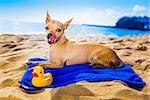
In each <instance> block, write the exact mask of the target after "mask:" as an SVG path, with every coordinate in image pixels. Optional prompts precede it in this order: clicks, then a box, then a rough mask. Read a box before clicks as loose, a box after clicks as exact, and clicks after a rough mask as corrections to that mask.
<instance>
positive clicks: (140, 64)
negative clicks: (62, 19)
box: [0, 34, 150, 100]
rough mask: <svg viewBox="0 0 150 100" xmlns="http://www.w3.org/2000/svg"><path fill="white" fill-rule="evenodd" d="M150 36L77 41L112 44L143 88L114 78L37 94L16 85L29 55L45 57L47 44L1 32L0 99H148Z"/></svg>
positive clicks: (41, 38)
mask: <svg viewBox="0 0 150 100" xmlns="http://www.w3.org/2000/svg"><path fill="white" fill-rule="evenodd" d="M148 39H150V35H142V36H128V37H119V38H116V37H114V38H103V37H90V36H89V37H84V38H80V39H78V41H81V42H85V41H92V42H97V43H99V44H103V45H106V46H109V47H111V48H112V49H114V50H115V51H116V53H117V54H118V55H119V57H120V58H121V59H122V60H123V61H124V62H125V63H129V64H131V65H132V68H133V69H134V71H135V72H137V73H138V74H139V75H140V77H142V79H143V80H144V81H145V82H146V84H147V85H146V86H145V88H144V89H143V90H142V91H137V90H134V89H132V88H129V87H127V86H125V85H123V84H122V83H120V82H117V81H109V82H93V83H90V82H78V83H75V84H72V85H68V86H65V87H61V88H56V89H45V91H44V92H41V93H38V94H27V93H25V92H23V91H22V90H20V89H19V88H18V84H19V80H21V77H22V75H23V73H24V71H25V65H24V63H25V62H27V59H28V58H29V57H44V58H48V44H47V42H46V40H45V37H44V35H10V34H3V35H0V100H41V99H44V100H51V99H52V100H100V99H102V100H103V99H104V100H107V99H111V100H116V99H117V100H120V99H124V100H150V40H148Z"/></svg>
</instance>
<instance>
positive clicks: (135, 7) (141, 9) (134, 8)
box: [132, 5, 146, 13]
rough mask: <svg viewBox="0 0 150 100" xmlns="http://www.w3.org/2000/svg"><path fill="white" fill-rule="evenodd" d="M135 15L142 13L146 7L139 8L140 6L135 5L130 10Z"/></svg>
mask: <svg viewBox="0 0 150 100" xmlns="http://www.w3.org/2000/svg"><path fill="white" fill-rule="evenodd" d="M132 10H133V11H134V12H135V13H138V12H144V11H145V10H146V7H144V6H141V5H135V6H134V7H133V9H132Z"/></svg>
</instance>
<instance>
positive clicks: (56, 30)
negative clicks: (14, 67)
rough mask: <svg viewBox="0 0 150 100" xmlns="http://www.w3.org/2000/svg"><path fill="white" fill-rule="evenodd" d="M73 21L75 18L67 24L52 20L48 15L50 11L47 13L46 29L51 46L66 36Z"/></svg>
mask: <svg viewBox="0 0 150 100" xmlns="http://www.w3.org/2000/svg"><path fill="white" fill-rule="evenodd" d="M72 19H73V18H71V19H70V20H68V21H67V22H65V23H62V22H59V21H57V20H52V19H51V17H50V15H49V14H48V11H47V12H46V20H45V23H46V26H45V29H46V33H47V39H48V43H49V44H53V43H55V42H57V41H59V40H60V38H61V37H62V36H63V34H64V31H65V30H66V29H67V27H68V26H69V24H70V23H71V21H72Z"/></svg>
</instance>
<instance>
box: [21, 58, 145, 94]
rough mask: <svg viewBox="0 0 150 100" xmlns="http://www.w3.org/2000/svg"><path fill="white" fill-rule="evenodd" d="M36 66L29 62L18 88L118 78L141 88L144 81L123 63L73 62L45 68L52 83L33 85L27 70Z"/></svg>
mask: <svg viewBox="0 0 150 100" xmlns="http://www.w3.org/2000/svg"><path fill="white" fill-rule="evenodd" d="M29 61H47V59H42V58H31V59H29ZM34 66H36V65H35V64H30V65H28V66H27V69H26V71H25V73H24V75H23V77H22V80H21V81H20V85H19V87H20V88H23V89H25V90H27V91H32V90H41V89H43V88H57V87H61V86H66V85H69V84H72V83H75V82H79V81H89V82H100V81H112V80H120V81H122V82H123V83H125V84H127V85H128V86H129V87H131V88H134V89H137V90H142V89H143V87H144V86H145V82H143V80H142V79H141V78H140V77H139V76H138V74H136V73H135V72H134V71H133V69H132V68H131V67H130V65H128V64H124V66H123V67H122V68H92V67H91V66H90V65H89V64H75V65H69V66H65V67H63V68H45V69H44V72H45V73H48V72H50V73H51V74H52V76H53V83H52V84H51V85H49V86H46V87H40V88H39V87H34V86H33V85H32V83H31V80H32V78H33V77H32V75H31V73H32V71H33V70H28V69H29V68H32V67H34Z"/></svg>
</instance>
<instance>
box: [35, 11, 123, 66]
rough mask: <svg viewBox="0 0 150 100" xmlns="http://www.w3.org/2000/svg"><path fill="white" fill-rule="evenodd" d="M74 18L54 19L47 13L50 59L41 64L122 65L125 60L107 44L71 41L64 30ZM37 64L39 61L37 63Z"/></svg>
mask: <svg viewBox="0 0 150 100" xmlns="http://www.w3.org/2000/svg"><path fill="white" fill-rule="evenodd" d="M71 21H72V19H70V20H69V21H67V22H66V23H64V24H63V23H61V22H59V21H56V20H52V19H51V17H50V16H49V14H48V11H47V13H46V27H45V29H46V32H47V35H48V36H47V38H48V42H49V44H50V49H49V50H50V61H49V62H43V63H42V62H40V63H38V64H39V65H41V66H43V67H50V68H56V67H57V68H61V67H63V66H64V64H66V65H71V64H84V63H90V64H92V65H93V67H122V66H123V62H122V61H121V60H120V59H119V57H118V56H117V55H116V53H115V52H114V51H113V50H112V49H110V48H108V47H105V46H102V45H99V44H93V43H75V42H71V41H69V40H68V39H67V38H66V37H65V35H64V31H65V30H66V29H67V27H68V26H69V24H70V22H71ZM36 64H37V63H36Z"/></svg>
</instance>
